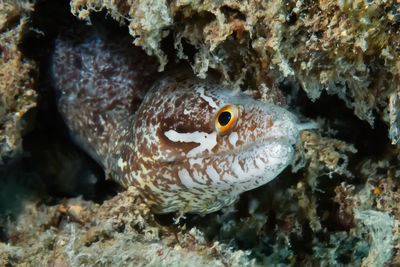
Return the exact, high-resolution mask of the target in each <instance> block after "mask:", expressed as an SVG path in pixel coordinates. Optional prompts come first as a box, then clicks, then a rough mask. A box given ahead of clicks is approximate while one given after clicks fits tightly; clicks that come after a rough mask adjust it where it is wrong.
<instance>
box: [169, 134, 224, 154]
mask: <svg viewBox="0 0 400 267" xmlns="http://www.w3.org/2000/svg"><path fill="white" fill-rule="evenodd" d="M164 135H165V136H166V137H167V138H168V139H169V140H171V141H172V142H186V143H190V142H193V143H199V146H197V147H195V148H193V149H192V150H190V151H189V152H188V154H187V156H188V157H192V156H195V155H197V154H199V153H201V152H203V151H205V150H208V151H209V152H211V149H213V148H214V147H215V146H216V145H217V132H212V133H210V134H208V133H205V132H198V131H196V132H193V133H178V132H177V131H175V130H169V131H166V132H165V133H164Z"/></svg>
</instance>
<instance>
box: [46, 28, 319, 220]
mask: <svg viewBox="0 0 400 267" xmlns="http://www.w3.org/2000/svg"><path fill="white" fill-rule="evenodd" d="M54 47H55V48H54V51H53V53H52V59H51V68H50V72H51V77H52V83H53V86H54V88H55V90H56V93H57V107H58V111H59V113H60V114H61V116H62V118H63V120H64V121H65V124H66V125H67V127H68V129H69V133H70V135H71V137H72V139H73V140H74V141H75V142H76V143H77V144H78V146H80V147H81V148H82V149H83V150H84V151H86V152H87V153H88V154H89V155H90V156H91V157H92V158H93V159H95V160H96V161H97V162H98V163H99V164H100V165H101V166H102V168H103V169H104V171H105V173H106V176H107V177H109V178H111V179H113V180H114V181H116V182H117V183H119V184H120V185H122V186H123V187H129V186H134V187H136V188H138V189H139V191H140V194H141V196H142V197H143V199H144V200H145V201H146V203H147V204H148V205H149V206H150V207H151V209H152V211H153V212H154V213H170V212H180V213H186V212H189V213H198V214H207V213H212V212H215V211H218V210H220V209H221V208H223V207H224V206H229V205H231V204H232V203H233V202H234V201H235V200H236V199H237V198H238V196H239V195H240V194H241V193H243V192H245V191H248V190H251V189H254V188H257V187H260V186H262V185H264V184H266V183H268V182H270V181H271V180H273V179H274V178H276V177H277V176H278V175H279V174H280V173H281V172H282V171H283V170H284V169H285V168H286V167H287V166H288V165H289V164H290V162H291V160H292V158H293V154H294V147H293V146H294V144H295V143H296V141H297V139H298V138H299V134H300V132H301V131H302V130H305V129H310V128H315V124H313V123H299V120H298V119H297V117H296V116H295V115H294V114H292V113H291V112H289V111H288V110H287V109H285V108H283V107H280V106H277V105H273V104H267V103H264V102H261V101H258V100H255V99H253V98H251V97H250V96H247V95H245V94H244V93H242V92H238V91H237V90H232V89H231V88H225V87H222V86H221V85H219V84H218V82H217V81H216V80H215V79H213V78H212V77H211V76H210V75H209V77H207V78H206V79H200V78H198V77H196V76H195V75H194V74H193V73H192V72H191V71H190V70H188V68H186V69H185V68H182V67H176V69H172V70H170V71H166V72H165V73H159V72H157V62H156V61H155V60H154V59H153V58H152V57H149V56H148V55H146V54H145V53H144V52H143V51H142V50H141V49H140V48H137V47H133V46H132V45H130V42H127V41H126V40H123V38H115V37H113V38H111V37H108V36H106V34H103V33H98V32H97V33H94V34H87V36H84V37H81V38H79V40H71V38H63V37H58V38H57V39H56V40H55V44H54Z"/></svg>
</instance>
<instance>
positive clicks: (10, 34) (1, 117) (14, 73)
mask: <svg viewBox="0 0 400 267" xmlns="http://www.w3.org/2000/svg"><path fill="white" fill-rule="evenodd" d="M31 10H32V4H31V3H30V2H29V1H23V0H18V1H13V0H10V1H2V2H1V3H0V164H1V163H3V161H4V160H6V159H8V158H11V157H14V156H15V155H17V154H19V153H20V152H21V151H22V135H23V134H24V132H26V131H27V130H28V129H29V127H28V126H29V124H28V123H26V121H25V120H24V117H23V116H24V115H25V114H26V113H27V112H28V111H29V110H31V109H32V108H33V107H35V106H36V98H37V94H36V92H35V91H34V90H33V86H34V85H33V81H34V79H33V77H32V74H31V71H32V70H34V69H35V64H34V63H33V62H32V61H30V60H27V59H25V58H23V56H22V54H21V52H20V50H19V48H18V43H19V42H20V41H21V38H22V36H23V32H24V30H25V29H26V24H27V20H28V15H29V13H30V12H31Z"/></svg>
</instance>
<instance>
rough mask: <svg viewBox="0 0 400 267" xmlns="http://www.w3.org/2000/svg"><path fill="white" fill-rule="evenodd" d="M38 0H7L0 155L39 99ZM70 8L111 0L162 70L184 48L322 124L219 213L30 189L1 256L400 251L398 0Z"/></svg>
mask: <svg viewBox="0 0 400 267" xmlns="http://www.w3.org/2000/svg"><path fill="white" fill-rule="evenodd" d="M42 2H43V5H48V4H49V3H50V2H52V1H47V2H46V1H42ZM27 3H28V1H21V0H20V1H3V2H1V3H0V7H1V10H0V23H1V24H0V25H1V27H0V29H1V33H0V34H1V35H0V47H1V57H0V64H1V67H2V68H1V70H0V75H2V76H3V77H6V78H2V79H1V81H0V85H1V86H2V87H1V91H0V99H1V101H2V103H1V104H0V139H1V141H0V155H1V156H2V157H5V156H6V157H8V156H13V155H15V154H16V153H17V151H20V148H21V134H22V133H23V132H24V131H22V129H26V127H25V126H24V125H25V124H24V123H23V121H24V120H23V119H21V118H23V116H22V115H23V114H25V113H26V112H27V111H28V110H29V109H30V108H31V107H33V106H34V105H35V103H36V102H35V101H36V100H35V99H36V93H35V92H34V91H32V90H30V89H31V88H32V84H33V81H34V74H33V73H31V72H30V70H34V69H35V66H34V64H33V63H32V62H31V61H29V60H27V59H25V58H24V56H23V55H22V54H21V52H20V50H19V47H18V43H19V41H20V40H21V36H22V35H23V34H24V32H25V31H24V30H25V29H26V28H27V27H26V22H27V15H28V14H30V12H32V11H31V9H30V8H31V5H30V4H27ZM69 8H70V9H71V11H72V13H73V14H74V15H76V16H77V17H79V18H80V19H83V20H86V22H91V23H97V22H96V21H95V19H93V15H94V14H95V13H99V12H100V11H102V12H104V13H107V14H108V17H111V18H112V19H113V20H115V21H117V22H118V23H120V24H121V25H123V27H125V29H127V30H129V33H130V34H131V35H132V36H133V37H134V38H135V40H134V44H135V45H137V46H141V47H142V48H143V49H144V50H145V51H146V52H147V54H149V55H156V56H157V57H158V60H159V62H160V65H159V70H160V71H161V70H163V69H167V68H168V65H167V62H171V63H175V62H176V61H179V60H180V61H185V62H186V63H187V64H189V65H190V66H191V68H192V70H193V72H194V73H196V74H197V75H198V76H199V77H202V78H204V77H206V76H207V75H208V71H212V72H214V73H217V74H220V78H221V79H220V82H221V84H223V85H229V86H231V87H234V88H235V89H238V90H239V89H241V90H244V91H245V92H246V93H248V94H249V95H252V96H254V97H256V98H259V99H261V100H263V101H266V102H273V103H275V104H280V105H286V106H287V107H290V108H291V109H292V110H293V111H294V112H296V111H298V112H299V113H301V112H302V111H304V110H307V107H311V109H310V110H311V112H306V113H305V114H304V115H305V116H308V117H312V118H313V119H315V120H317V121H318V122H319V123H320V125H321V127H320V129H319V130H318V131H304V132H303V133H302V135H301V138H300V140H299V141H298V143H297V144H296V151H297V152H296V155H295V160H294V161H293V163H292V165H291V168H289V169H287V170H286V171H285V172H284V173H283V174H281V175H280V177H279V178H278V179H276V180H275V181H273V182H272V183H271V184H268V185H266V186H264V187H262V188H259V189H257V190H253V191H251V192H248V193H246V194H244V195H243V196H242V197H241V199H240V201H239V202H238V203H237V204H236V205H234V206H231V207H229V208H226V209H224V210H223V211H221V212H219V213H215V214H210V215H207V216H204V217H199V216H188V218H186V219H184V218H182V219H181V220H182V221H183V222H184V223H186V229H185V227H184V226H182V224H173V223H169V226H161V225H160V224H158V223H157V222H156V220H155V219H154V217H153V216H152V215H151V214H150V213H149V212H148V209H147V208H146V207H145V206H144V205H142V204H143V203H140V201H139V200H137V199H136V197H135V196H136V193H135V190H133V189H130V191H128V192H123V193H120V194H119V195H118V196H116V197H114V198H112V199H110V200H108V201H105V202H104V203H103V204H101V205H100V204H95V203H94V202H93V201H88V200H83V199H81V198H78V199H77V198H68V199H67V200H65V202H64V203H61V204H60V203H59V204H54V203H52V204H49V203H47V204H46V203H43V202H41V203H40V204H39V203H37V202H33V204H32V203H31V204H25V210H24V211H23V212H20V213H19V217H17V219H13V218H10V219H8V220H6V221H7V223H2V224H0V241H1V242H0V264H7V263H10V264H21V265H22V264H24V263H25V264H27V263H28V262H30V263H31V264H32V263H33V264H37V265H39V264H40V265H43V263H48V264H54V265H66V264H70V265H78V264H87V265H90V264H99V265H100V264H104V265H111V264H113V265H116V264H122V265H124V264H125V265H128V264H136V263H138V264H153V265H162V264H174V263H176V262H177V261H182V264H187V265H189V264H193V262H196V261H197V263H199V264H204V265H206V264H215V265H218V266H220V265H223V264H228V265H229V264H232V265H244V264H248V265H252V264H254V265H255V264H264V265H266V264H271V265H278V264H285V265H365V266H367V265H398V264H399V263H400V253H399V251H400V240H399V238H398V236H399V225H400V224H399V222H400V211H399V206H398V203H399V201H400V193H399V190H398V189H399V187H400V184H399V178H400V177H399V176H400V171H399V167H398V166H400V163H399V146H398V145H395V144H397V143H398V142H399V140H400V129H399V122H400V119H399V116H400V115H399V108H400V104H399V103H400V100H399V98H400V93H399V88H398V84H399V68H400V64H399V60H398V58H399V53H400V51H399V49H398V47H399V42H400V39H399V36H400V35H399V31H398V25H399V22H400V20H399V18H400V17H399V11H398V10H399V4H398V3H397V2H396V1H391V0H389V1H379V0H375V1H366V0H356V1H347V0H346V1H329V0H320V1H301V0H296V1H295V0H285V1H277V0H271V1H256V0H247V1H238V0H224V1H189V0H174V1H163V0H160V1H156V0H138V1H132V0H117V1H111V0H71V1H70V7H69ZM37 12H39V11H37V10H35V11H33V14H36V13H37ZM104 13H102V14H101V16H102V15H103V14H104ZM40 15H42V14H39V16H40ZM47 23H49V24H52V23H53V22H52V21H51V22H47ZM46 34H48V33H47V32H46ZM44 46H45V47H46V48H45V49H48V47H49V46H48V45H47V46H46V45H44ZM50 47H51V46H50ZM5 48H6V49H5ZM168 49H170V50H172V51H170V50H168ZM34 52H36V51H34ZM7 60H8V61H7ZM6 61H7V62H6ZM45 71H46V70H45ZM45 71H44V72H45ZM1 82H3V83H6V87H4V86H5V85H3V84H1ZM287 87H290V88H291V89H290V90H288V89H287ZM288 91H289V92H288ZM15 96H16V97H15ZM338 99H340V101H338ZM312 101H314V102H313V103H311V102H312ZM324 101H325V102H324ZM319 103H322V104H319ZM344 110H345V112H343V111H344ZM343 114H344V115H343ZM342 115H343V116H342ZM34 141H35V140H34ZM34 141H31V142H34ZM60 153H61V152H60ZM62 158H64V159H65V161H69V162H72V161H70V160H68V157H62ZM49 162H50V161H45V163H41V164H42V165H51V164H48V163H49ZM64 165H65V166H70V167H69V168H73V167H71V166H74V164H68V163H65V164H64ZM84 165H85V163H83V166H84ZM49 168H50V167H49ZM83 168H84V167H83ZM67 173H74V172H67ZM63 177H64V176H63ZM78 179H79V177H78V178H75V180H78ZM72 180H73V179H71V184H69V185H68V186H70V187H71V188H74V186H73V185H72V183H73V182H72ZM1 186H3V187H4V188H5V189H4V190H7V184H5V183H3V184H1ZM43 198H45V197H43ZM57 200H58V199H57ZM57 200H56V201H55V202H57ZM137 201H138V202H137ZM58 202H59V201H58ZM30 224H32V228H31V227H30Z"/></svg>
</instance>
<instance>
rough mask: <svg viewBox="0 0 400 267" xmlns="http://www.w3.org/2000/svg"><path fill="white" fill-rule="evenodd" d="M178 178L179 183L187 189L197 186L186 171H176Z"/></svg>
mask: <svg viewBox="0 0 400 267" xmlns="http://www.w3.org/2000/svg"><path fill="white" fill-rule="evenodd" d="M178 176H179V179H181V183H182V184H183V185H184V186H186V187H187V188H193V187H196V185H197V184H196V183H195V182H194V181H193V179H192V177H191V176H190V174H189V172H188V171H187V170H186V169H182V170H180V171H178Z"/></svg>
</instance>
